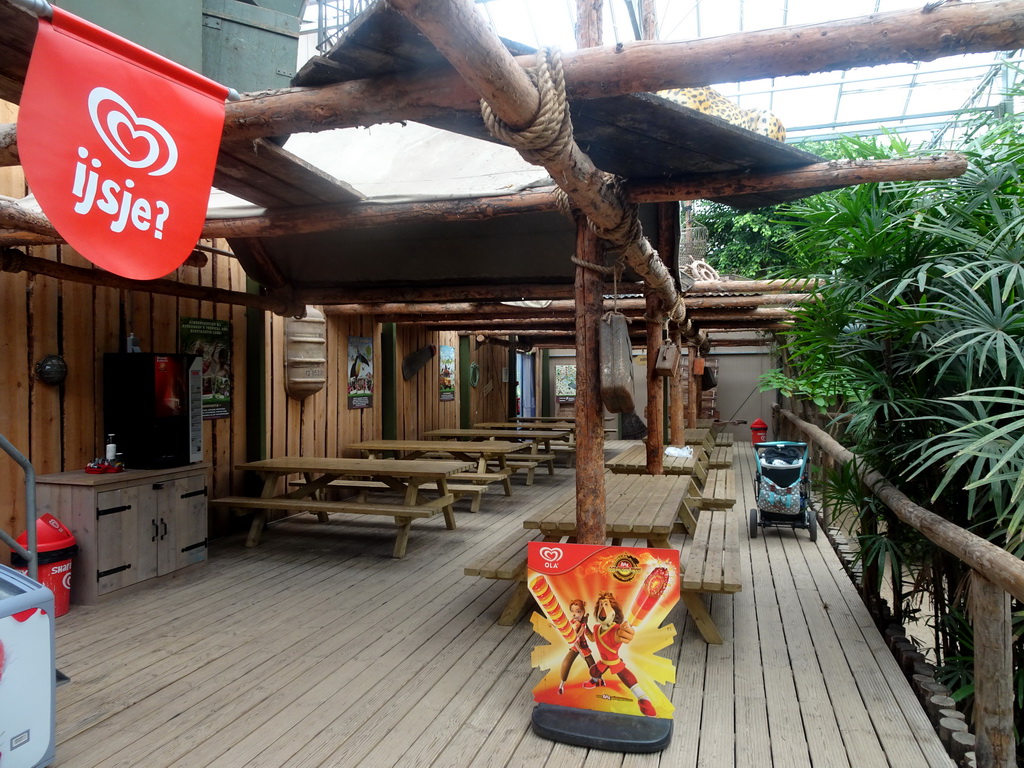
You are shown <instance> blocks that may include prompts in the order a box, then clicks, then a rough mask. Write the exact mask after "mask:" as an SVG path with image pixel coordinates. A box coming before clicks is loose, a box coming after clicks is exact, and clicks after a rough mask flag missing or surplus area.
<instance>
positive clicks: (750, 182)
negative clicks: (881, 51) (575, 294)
mask: <svg viewBox="0 0 1024 768" xmlns="http://www.w3.org/2000/svg"><path fill="white" fill-rule="evenodd" d="M966 170H967V158H966V157H964V156H963V155H960V154H958V153H956V152H943V153H941V154H937V155H928V156H925V157H913V158H901V159H899V160H895V161H893V160H830V161H828V162H825V163H814V164H813V165H807V166H804V167H803V168H797V169H794V170H789V171H778V172H772V173H735V172H731V171H730V172H725V173H708V174H704V175H702V176H700V177H694V178H689V179H679V180H666V181H643V182H641V183H639V184H637V185H635V187H632V188H631V190H630V199H631V200H632V201H633V202H636V203H657V202H662V201H664V200H700V199H703V198H718V197H735V196H740V195H749V194H757V193H764V192H779V191H793V190H806V191H807V193H808V194H816V193H818V192H824V191H826V190H830V189H842V188H843V187H849V186H852V185H854V184H869V183H872V182H879V181H925V180H930V179H951V178H955V177H957V176H961V175H963V173H964V171H966Z"/></svg>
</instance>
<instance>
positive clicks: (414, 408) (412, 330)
mask: <svg viewBox="0 0 1024 768" xmlns="http://www.w3.org/2000/svg"><path fill="white" fill-rule="evenodd" d="M430 344H432V345H434V346H435V347H436V348H437V350H438V352H437V354H436V355H435V356H434V357H433V358H432V359H431V360H430V362H428V363H427V364H426V365H425V366H423V367H422V368H421V369H420V370H419V371H418V372H417V373H416V374H415V375H414V376H413V377H412V378H411V379H409V380H408V381H406V380H405V379H404V378H403V376H402V373H401V371H402V360H404V359H405V357H406V356H407V355H409V354H412V353H413V352H415V351H417V350H419V349H423V347H425V346H427V345H430ZM442 345H448V346H450V347H454V348H455V362H456V365H455V377H456V378H455V399H454V400H446V401H444V402H442V401H441V366H440V349H441V346H442ZM396 346H397V351H396V370H397V371H398V376H397V378H398V381H397V399H398V438H399V439H408V440H415V439H417V438H420V437H422V436H423V433H424V432H427V431H429V430H431V429H442V428H454V427H458V426H459V402H460V399H459V382H458V375H459V366H458V355H459V337H458V334H457V333H456V332H455V331H440V332H438V331H427V330H424V329H423V328H420V327H419V326H415V325H405V324H403V325H399V326H397V329H396Z"/></svg>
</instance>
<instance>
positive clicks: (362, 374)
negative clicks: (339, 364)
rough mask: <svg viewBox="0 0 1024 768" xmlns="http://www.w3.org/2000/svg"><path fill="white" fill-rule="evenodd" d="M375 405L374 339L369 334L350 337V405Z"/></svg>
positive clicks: (356, 406) (367, 406) (351, 406)
mask: <svg viewBox="0 0 1024 768" xmlns="http://www.w3.org/2000/svg"><path fill="white" fill-rule="evenodd" d="M372 405H373V340H372V339H370V338H369V337H367V336H349V337H348V407H349V408H350V409H352V408H370V407H371V406H372Z"/></svg>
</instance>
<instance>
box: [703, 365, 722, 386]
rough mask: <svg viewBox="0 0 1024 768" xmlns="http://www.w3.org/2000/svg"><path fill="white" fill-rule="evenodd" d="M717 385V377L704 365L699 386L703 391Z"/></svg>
mask: <svg viewBox="0 0 1024 768" xmlns="http://www.w3.org/2000/svg"><path fill="white" fill-rule="evenodd" d="M717 386H718V377H717V376H716V375H715V372H714V371H713V370H712V369H711V368H709V367H708V366H704V373H702V374H701V375H700V387H701V389H703V390H704V391H705V392H707V391H708V390H709V389H714V388H715V387H717Z"/></svg>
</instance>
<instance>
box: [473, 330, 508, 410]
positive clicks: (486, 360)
mask: <svg viewBox="0 0 1024 768" xmlns="http://www.w3.org/2000/svg"><path fill="white" fill-rule="evenodd" d="M469 349H470V352H469V357H470V363H476V364H477V365H478V366H480V379H479V381H478V382H477V385H476V386H475V387H471V388H470V390H469V391H470V424H471V425H472V424H476V423H478V422H481V421H505V420H506V419H508V418H509V416H511V415H512V414H510V413H508V388H509V386H511V384H510V383H508V382H503V381H502V380H501V378H502V370H503V369H505V368H507V367H508V347H506V346H504V345H502V344H496V343H494V342H483V343H480V342H478V341H477V340H476V339H471V340H470V342H469ZM513 377H514V371H509V375H508V378H509V379H512V378H513Z"/></svg>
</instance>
